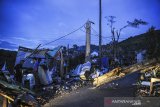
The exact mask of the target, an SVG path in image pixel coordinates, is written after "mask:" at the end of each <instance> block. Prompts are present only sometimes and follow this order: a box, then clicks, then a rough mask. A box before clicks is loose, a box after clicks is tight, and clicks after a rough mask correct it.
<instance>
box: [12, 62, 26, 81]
mask: <svg viewBox="0 0 160 107" xmlns="http://www.w3.org/2000/svg"><path fill="white" fill-rule="evenodd" d="M23 63H24V60H21V61H20V63H19V64H17V65H16V66H15V67H14V69H15V71H16V72H15V78H16V81H17V82H19V83H22V76H23V72H22V68H23Z"/></svg>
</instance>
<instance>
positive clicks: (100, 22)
mask: <svg viewBox="0 0 160 107" xmlns="http://www.w3.org/2000/svg"><path fill="white" fill-rule="evenodd" d="M101 45H102V0H99V59H100V61H99V63H100V68H101V58H102V46H101Z"/></svg>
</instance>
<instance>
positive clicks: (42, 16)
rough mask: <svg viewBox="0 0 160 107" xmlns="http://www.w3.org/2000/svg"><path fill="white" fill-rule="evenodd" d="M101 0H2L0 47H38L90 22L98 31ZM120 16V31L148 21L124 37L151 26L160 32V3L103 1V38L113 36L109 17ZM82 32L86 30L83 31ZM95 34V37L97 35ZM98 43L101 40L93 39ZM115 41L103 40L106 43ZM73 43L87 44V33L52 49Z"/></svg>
mask: <svg viewBox="0 0 160 107" xmlns="http://www.w3.org/2000/svg"><path fill="white" fill-rule="evenodd" d="M98 3H99V0H1V1H0V38H1V39H0V47H1V48H6V49H16V48H17V47H18V46H19V45H21V46H26V47H31V48H35V47H36V46H37V45H38V44H45V43H47V42H50V41H52V40H54V39H56V38H58V37H60V36H63V35H65V34H67V33H69V32H71V31H73V30H74V29H77V28H78V27H80V26H82V25H83V24H84V23H85V22H86V21H87V20H88V19H89V20H91V21H93V22H94V23H95V24H94V25H92V27H93V28H94V29H95V30H96V31H97V32H98V13H99V11H98ZM110 15H113V16H116V17H117V18H116V21H117V22H116V23H115V27H116V28H117V29H118V28H120V27H122V26H124V25H125V24H126V21H132V20H134V19H135V18H137V19H142V20H144V21H147V22H148V23H149V24H148V25H147V26H140V27H139V28H138V29H136V28H127V29H125V30H123V32H122V35H121V38H122V40H123V39H124V38H128V37H129V36H134V35H138V34H141V33H145V32H146V31H147V30H148V28H149V27H150V26H152V25H153V26H155V27H156V29H160V19H159V18H160V0H102V25H103V26H102V31H103V33H102V35H103V36H105V37H107V36H108V37H109V36H111V34H110V29H109V27H108V26H107V20H106V19H105V18H104V17H105V16H110ZM82 30H85V29H84V28H82ZM97 32H95V31H92V34H97ZM91 38H92V39H91V43H92V44H98V37H96V36H92V37H91ZM109 41H111V39H110V38H103V44H106V43H108V42H109ZM67 44H70V46H72V45H73V44H78V45H84V44H85V33H84V32H83V31H81V30H79V31H77V32H76V33H74V34H72V35H70V36H67V37H66V38H63V39H61V40H59V41H57V42H54V43H52V44H50V45H48V47H51V48H52V47H55V46H57V45H65V46H66V45H67Z"/></svg>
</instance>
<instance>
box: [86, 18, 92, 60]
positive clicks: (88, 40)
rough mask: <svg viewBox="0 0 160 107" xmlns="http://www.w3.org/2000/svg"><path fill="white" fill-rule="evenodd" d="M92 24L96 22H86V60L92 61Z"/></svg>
mask: <svg viewBox="0 0 160 107" xmlns="http://www.w3.org/2000/svg"><path fill="white" fill-rule="evenodd" d="M91 24H94V23H93V22H91V21H89V20H88V21H87V22H86V27H85V28H86V57H85V62H87V61H90V53H91Z"/></svg>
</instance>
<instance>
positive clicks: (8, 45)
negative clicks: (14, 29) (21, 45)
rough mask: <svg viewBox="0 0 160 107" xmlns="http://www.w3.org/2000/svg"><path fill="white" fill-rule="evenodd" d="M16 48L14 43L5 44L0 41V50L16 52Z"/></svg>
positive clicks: (5, 42)
mask: <svg viewBox="0 0 160 107" xmlns="http://www.w3.org/2000/svg"><path fill="white" fill-rule="evenodd" d="M17 47H18V46H17V45H16V44H14V43H10V42H7V41H3V40H0V48H1V49H9V50H16V49H17Z"/></svg>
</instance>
